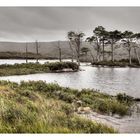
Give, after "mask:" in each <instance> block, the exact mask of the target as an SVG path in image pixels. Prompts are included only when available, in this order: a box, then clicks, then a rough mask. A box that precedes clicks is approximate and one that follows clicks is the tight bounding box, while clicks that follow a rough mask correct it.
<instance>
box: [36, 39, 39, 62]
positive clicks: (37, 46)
mask: <svg viewBox="0 0 140 140" xmlns="http://www.w3.org/2000/svg"><path fill="white" fill-rule="evenodd" d="M38 48H39V45H38V42H37V41H36V55H37V56H36V63H38V54H39V53H38Z"/></svg>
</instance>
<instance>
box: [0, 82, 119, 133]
mask: <svg viewBox="0 0 140 140" xmlns="http://www.w3.org/2000/svg"><path fill="white" fill-rule="evenodd" d="M87 93H88V94H89V97H90V96H92V95H91V93H90V92H88V91H87ZM83 94H85V91H82V92H79V91H77V90H72V89H69V88H62V87H60V86H59V85H56V84H46V83H44V82H42V81H38V82H33V81H32V82H21V84H16V83H11V82H6V81H0V116H1V117H0V133H114V132H116V131H115V130H114V129H113V128H110V127H107V126H106V125H103V124H99V123H96V122H94V121H90V120H87V119H84V118H81V117H79V116H78V115H77V114H76V113H75V110H74V106H73V105H72V102H73V101H74V99H75V100H79V99H81V100H82V102H83V103H84V106H87V105H89V103H87V101H84V100H83V99H84V97H83ZM88 94H86V96H88ZM93 94H94V96H95V97H96V98H99V99H101V98H109V97H108V96H106V95H102V94H101V95H100V96H99V94H98V95H97V93H94V92H93ZM98 96H99V97H98ZM111 100H114V99H111ZM115 102H117V101H115ZM90 104H91V103H90Z"/></svg>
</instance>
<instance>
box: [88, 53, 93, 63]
mask: <svg viewBox="0 0 140 140" xmlns="http://www.w3.org/2000/svg"><path fill="white" fill-rule="evenodd" d="M89 52H90V55H91V57H92V63H93V62H94V56H93V54H92V52H91V50H90V51H89Z"/></svg>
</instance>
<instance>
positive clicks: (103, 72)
mask: <svg viewBox="0 0 140 140" xmlns="http://www.w3.org/2000/svg"><path fill="white" fill-rule="evenodd" d="M55 61H56V60H41V61H40V63H45V62H55ZM65 61H66V60H65ZM67 61H69V60H67ZM30 62H35V60H30ZM4 63H6V64H14V63H25V60H0V64H4ZM80 69H81V70H82V71H79V72H66V73H42V74H31V75H18V76H16V75H15V76H4V77H0V80H10V81H14V82H20V81H23V80H25V81H28V80H36V81H37V80H43V81H46V82H56V83H58V84H59V85H61V86H64V87H71V88H75V89H82V88H90V89H97V90H100V91H101V92H106V93H109V94H111V95H116V94H117V93H126V94H128V95H131V96H133V97H138V98H140V69H139V68H101V67H100V68H98V67H92V66H89V65H87V64H84V63H82V66H81V67H80Z"/></svg>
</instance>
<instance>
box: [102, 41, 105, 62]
mask: <svg viewBox="0 0 140 140" xmlns="http://www.w3.org/2000/svg"><path fill="white" fill-rule="evenodd" d="M102 43H103V61H104V60H105V44H104V40H103V42H102Z"/></svg>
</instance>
